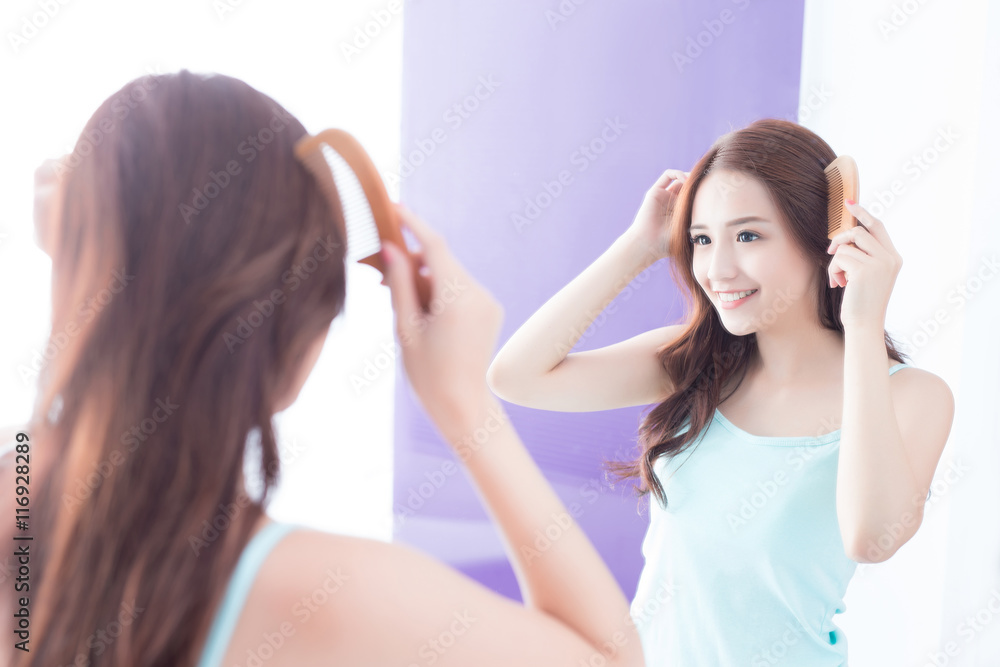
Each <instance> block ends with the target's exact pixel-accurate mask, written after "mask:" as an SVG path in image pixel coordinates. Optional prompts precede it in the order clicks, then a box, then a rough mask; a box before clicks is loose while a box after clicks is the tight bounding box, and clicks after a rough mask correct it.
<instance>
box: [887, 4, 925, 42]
mask: <svg viewBox="0 0 1000 667" xmlns="http://www.w3.org/2000/svg"><path fill="white" fill-rule="evenodd" d="M926 2H927V0H903V2H900V3H895V2H894V3H893V4H892V10H891V11H890V12H889V16H888V17H886V18H880V19H879V20H878V21H877V22H876V23H875V26H876V27H877V28H878V31H879V33H881V35H882V41H884V42H888V41H889V37H891V36H892V35H894V34H896V33H897V32H899V30H900V29H901V28H902V27H903V26H904V25H906V24H907V23H909V22H910V19H911V18H913V16H914V14H916V13H917V11H919V9H920V8H921V7H923V6H924V4H926Z"/></svg>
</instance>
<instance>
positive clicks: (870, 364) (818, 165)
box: [488, 119, 953, 667]
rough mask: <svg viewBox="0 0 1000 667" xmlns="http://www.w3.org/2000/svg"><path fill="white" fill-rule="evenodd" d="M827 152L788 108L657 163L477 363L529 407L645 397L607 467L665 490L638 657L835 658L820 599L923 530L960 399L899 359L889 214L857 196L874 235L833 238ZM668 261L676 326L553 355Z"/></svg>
mask: <svg viewBox="0 0 1000 667" xmlns="http://www.w3.org/2000/svg"><path fill="white" fill-rule="evenodd" d="M836 157H837V156H836V153H835V152H834V151H833V150H832V149H831V148H830V147H829V146H828V145H827V144H826V142H824V141H823V140H822V139H821V138H820V137H818V136H816V135H815V134H814V133H812V132H810V131H809V130H807V129H806V128H804V127H802V126H800V125H798V124H796V123H792V122H789V121H784V120H778V119H762V120H758V121H756V122H753V123H751V124H750V125H749V126H747V127H745V128H743V129H740V130H737V131H734V132H730V133H728V134H726V135H724V136H722V137H720V138H719V139H718V140H717V141H716V142H715V143H714V144H713V145H712V146H711V148H710V149H709V150H708V151H707V152H706V153H705V155H704V156H702V158H701V159H700V160H699V161H698V162H697V163H696V164H695V165H694V167H692V169H691V171H690V172H689V173H687V172H682V171H679V170H667V171H666V172H664V174H663V176H661V178H660V179H659V180H658V181H657V182H656V183H655V184H654V185H653V187H652V188H651V189H650V190H649V192H648V193H647V194H646V198H645V200H644V202H643V205H642V207H641V208H640V210H639V213H638V215H637V216H636V219H635V221H633V223H632V225H631V226H630V227H629V228H628V230H626V232H625V233H624V234H622V235H621V236H620V237H619V238H618V239H616V241H615V243H614V244H613V245H612V247H611V248H610V249H609V250H608V251H606V252H605V254H604V255H602V256H601V257H600V258H599V259H598V260H597V261H595V262H594V263H593V264H592V265H591V266H589V267H588V268H587V270H586V271H585V272H584V273H583V274H581V275H580V276H578V277H577V278H576V279H575V280H574V281H573V282H571V283H570V284H569V285H568V286H567V287H565V288H564V289H563V290H562V291H560V292H559V293H558V294H557V295H555V296H554V297H552V299H550V301H549V302H547V303H546V304H545V305H544V306H543V307H542V308H541V309H540V310H539V311H538V312H536V313H535V314H533V315H532V317H531V318H530V319H529V320H528V321H527V322H526V323H525V324H524V325H523V326H522V327H521V328H520V329H519V330H518V331H517V332H515V333H514V335H513V336H511V338H510V339H509V340H508V341H507V343H506V344H505V345H504V347H503V348H502V349H501V350H500V352H499V353H498V354H497V356H496V358H495V359H494V360H493V364H492V365H491V367H490V373H489V375H488V378H489V379H490V382H491V386H492V387H493V389H494V390H495V391H496V392H497V393H498V395H500V396H502V397H503V398H505V399H507V400H510V401H513V402H516V403H519V404H521V405H527V406H530V407H536V408H545V409H552V410H569V411H586V410H606V409H612V408H621V407H627V406H638V405H649V404H655V405H654V406H653V407H652V409H651V410H650V411H649V412H648V413H647V414H646V415H645V417H644V419H643V422H642V424H641V426H640V430H639V438H638V440H639V452H638V454H637V455H636V457H635V458H634V459H633V460H631V461H625V462H622V461H610V462H607V465H608V468H609V469H610V470H611V472H612V473H614V474H615V475H616V476H617V477H618V478H619V479H630V478H634V479H637V480H638V482H639V490H640V492H641V493H642V495H647V494H650V495H651V496H652V497H653V498H655V500H656V501H657V503H656V504H655V506H653V507H651V510H650V515H651V516H650V526H649V529H648V531H647V534H646V538H645V540H644V542H643V546H642V551H643V556H644V557H645V567H644V569H643V571H642V575H641V577H640V581H639V585H638V588H637V591H636V596H635V599H634V601H633V604H632V616H633V619H634V620H635V621H636V623H637V625H638V627H639V629H640V634H641V637H642V642H643V647H644V649H645V655H646V659H647V661H649V664H679V665H717V664H758V663H759V664H771V663H773V662H774V661H775V660H777V659H778V658H781V659H783V660H787V661H788V663H789V664H795V665H799V666H803V667H806V666H808V667H839V666H840V665H843V664H846V661H847V642H846V637H845V636H844V634H843V632H842V631H840V629H839V628H838V627H837V626H836V624H835V623H834V615H835V614H837V613H841V612H843V611H844V610H845V608H846V605H845V604H844V600H843V596H844V594H845V592H846V588H847V585H848V582H849V581H850V579H851V576H852V575H853V573H854V569H855V567H856V565H857V563H859V562H881V561H883V560H885V559H887V558H889V557H891V556H892V555H893V554H894V553H895V552H896V550H898V549H899V547H900V546H902V544H903V543H905V542H906V541H907V540H908V539H910V538H911V537H912V536H913V534H914V533H915V532H916V530H917V527H919V523H920V518H922V509H923V503H924V502H925V499H926V497H927V491H928V489H927V486H928V485H929V483H930V478H931V476H932V474H933V472H934V468H935V467H936V465H937V462H938V459H939V457H940V454H941V450H942V448H943V446H944V442H945V440H946V439H947V435H948V431H949V428H950V423H951V419H952V414H953V400H952V398H951V395H950V391H949V390H948V388H947V385H945V384H944V382H943V381H942V380H940V378H938V377H936V376H934V375H932V374H930V373H926V372H925V371H920V370H908V371H906V372H902V373H901V372H899V371H901V370H904V369H907V368H908V367H909V364H907V363H905V361H904V359H903V357H902V355H901V354H900V353H899V352H898V351H897V349H896V347H895V345H894V343H893V341H892V339H891V338H890V337H889V336H888V334H886V332H885V330H884V310H883V311H881V312H880V311H879V309H878V307H877V306H878V305H879V304H881V303H882V301H883V300H887V294H888V287H890V286H891V280H890V279H891V277H892V275H893V272H894V271H896V270H898V257H896V255H895V251H894V249H893V248H892V246H891V243H890V242H889V241H888V237H887V234H886V232H885V229H884V227H883V226H882V225H881V223H879V222H878V221H877V220H875V219H874V218H872V217H871V216H870V215H868V214H867V212H864V211H863V209H860V208H858V209H854V208H852V209H850V210H851V211H852V212H853V213H855V215H856V216H857V217H858V218H859V219H861V220H862V221H864V223H865V227H867V230H870V236H867V237H866V236H865V234H869V231H867V230H866V229H865V227H861V226H859V227H857V228H856V229H852V230H851V231H850V234H844V235H839V234H838V236H837V237H835V244H839V246H840V247H839V248H838V249H837V253H836V255H835V256H834V257H833V258H832V259H831V256H830V255H829V254H827V247H828V246H829V245H830V239H829V238H828V237H827V230H828V224H827V223H828V206H827V196H828V182H827V178H826V175H825V172H824V170H825V169H826V167H827V166H828V165H829V164H830V163H831V162H832V161H833V160H834V159H835V158H836ZM678 185H679V187H678ZM848 236H849V237H850V239H851V240H854V241H856V243H857V247H856V248H855V247H847V245H846V242H847V241H848V240H849V239H848ZM855 252H857V253H862V254H864V257H859V256H856V255H854V254H853V253H855ZM664 256H669V258H670V259H671V260H672V261H671V263H670V266H671V270H672V273H673V275H674V277H675V280H676V282H677V283H678V285H680V287H681V288H682V290H683V293H684V296H685V297H686V300H687V309H686V312H685V316H684V319H683V323H682V324H677V325H671V326H668V327H662V328H660V329H656V330H653V331H649V332H646V333H644V334H640V335H638V336H635V337H633V338H631V339H629V340H627V341H622V342H620V343H616V344H614V345H609V346H606V347H603V348H599V349H594V350H587V351H582V352H575V353H568V354H567V352H568V350H570V349H572V347H573V345H574V344H575V342H576V340H575V339H573V340H566V337H565V335H564V334H563V332H565V331H569V330H574V328H576V329H584V328H586V326H587V323H588V322H589V321H590V320H588V319H586V318H585V317H584V316H582V315H581V313H588V312H592V311H593V312H599V311H600V308H599V307H596V306H595V302H596V303H607V302H608V301H610V300H611V299H612V298H613V297H614V293H615V291H616V290H617V289H620V287H618V286H617V284H616V285H614V286H613V285H612V281H613V280H615V279H617V278H619V277H620V276H622V275H626V276H635V275H636V274H638V273H639V272H640V271H642V270H643V269H644V268H645V267H647V266H649V265H650V264H651V263H652V262H655V261H656V260H657V259H659V258H661V257H664ZM853 262H857V263H853ZM840 270H846V272H847V274H848V276H847V277H848V279H849V280H848V285H847V287H846V288H842V287H841V286H840V285H837V286H833V282H832V281H833V277H832V276H831V275H830V274H831V273H836V271H840ZM873 304H874V306H876V307H872V306H873ZM847 305H850V306H851V307H850V308H845V306H847ZM591 319H592V318H591ZM890 376H891V377H890ZM921 392H923V393H924V395H925V396H933V397H934V398H933V399H920V398H918V396H917V394H919V393H921ZM720 408H724V409H725V411H726V414H725V415H724V414H723V413H722V412H721V411H720ZM841 422H842V424H843V426H842V427H841V428H837V426H838V425H839V424H841ZM803 450H804V451H805V452H807V453H806V454H805V455H804V454H803V453H802V452H803ZM682 454H684V455H683V456H682ZM668 496H669V498H668ZM872 526H893V527H894V528H893V530H892V532H891V534H887V535H883V534H880V533H879V532H878V529H873V528H872ZM895 526H900V529H899V530H898V531H897V530H896V529H895ZM674 584H676V586H675V585H674ZM665 590H668V592H669V594H668V596H667V599H664V598H663V595H662V594H663V591H665ZM651 610H653V611H651ZM818 610H822V614H821V615H820V613H819V612H818Z"/></svg>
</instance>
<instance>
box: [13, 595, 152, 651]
mask: <svg viewBox="0 0 1000 667" xmlns="http://www.w3.org/2000/svg"><path fill="white" fill-rule="evenodd" d="M120 607H121V608H120V610H119V611H118V616H117V617H116V618H115V620H113V621H111V622H110V623H108V625H107V627H105V628H104V629H103V630H98V631H97V632H95V633H94V634H92V635H90V637H88V638H87V642H86V644H87V646H88V647H89V648H90V649H91V650H93V652H94V655H98V656H100V655H104V652H105V651H107V650H108V649H109V648H111V645H112V644H114V642H115V640H116V639H118V638H119V637H121V634H122V632H123V631H124V629H125V628H127V627H128V626H130V625H132V624H133V623H134V622H135V619H137V618H139V614H141V613H142V612H144V611H146V608H145V607H137V606H136V605H135V598H132V601H131V602H123V603H122V604H121V605H120ZM15 616H16V614H15ZM73 664H74V665H89V664H91V663H90V657H89V656H87V655H84V654H83V653H77V654H76V658H75V659H74V660H73Z"/></svg>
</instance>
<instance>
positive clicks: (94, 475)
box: [62, 396, 180, 509]
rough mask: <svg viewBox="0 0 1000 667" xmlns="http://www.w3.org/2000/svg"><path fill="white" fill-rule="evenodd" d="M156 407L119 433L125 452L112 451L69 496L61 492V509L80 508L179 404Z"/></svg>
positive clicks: (163, 402)
mask: <svg viewBox="0 0 1000 667" xmlns="http://www.w3.org/2000/svg"><path fill="white" fill-rule="evenodd" d="M154 404H155V407H154V408H153V410H152V412H151V413H150V416H149V417H146V418H145V419H143V420H142V421H140V422H139V423H138V424H135V425H133V426H132V427H131V428H130V429H128V430H127V431H125V432H124V433H122V434H121V437H120V438H119V439H118V440H119V442H121V444H122V445H123V447H124V449H120V448H119V449H113V450H111V453H110V454H109V455H108V457H107V458H106V459H102V460H100V461H97V462H95V463H94V465H93V470H92V471H91V472H90V473H88V474H87V476H86V477H82V478H77V480H76V484H75V486H74V487H73V489H72V494H70V493H63V497H62V501H63V507H65V508H66V509H70V508H73V507H79V506H80V505H81V504H82V503H83V501H85V500H86V499H87V498H89V497H90V496H91V494H92V493H94V491H96V490H97V489H98V488H100V486H101V485H102V484H103V483H104V482H105V480H107V479H108V478H109V477H111V475H112V474H113V473H114V472H115V471H116V470H117V469H118V468H120V467H121V466H122V464H124V463H125V461H126V460H127V455H128V454H131V453H132V452H134V451H135V450H137V449H138V448H139V445H141V444H142V443H144V442H146V439H147V438H149V436H151V435H153V434H154V433H156V430H157V429H158V428H159V427H160V424H162V423H163V422H165V421H167V419H168V418H170V416H171V415H173V414H174V411H175V410H177V408H179V407H180V403H174V402H173V401H171V400H170V397H169V396H167V397H165V398H162V399H161V398H158V399H156V401H155V402H154Z"/></svg>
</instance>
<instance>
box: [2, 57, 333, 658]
mask: <svg viewBox="0 0 1000 667" xmlns="http://www.w3.org/2000/svg"><path fill="white" fill-rule="evenodd" d="M305 134H306V131H305V129H304V128H303V126H302V124H301V123H300V122H299V121H298V120H296V119H295V118H294V117H292V116H291V115H290V114H289V113H288V112H287V111H286V110H285V109H284V108H283V107H281V106H280V105H279V104H278V103H277V102H275V101H274V100H273V99H271V98H270V97H268V96H267V95H264V94H262V93H260V92H259V91H257V90H255V89H254V88H252V87H250V86H249V85H247V84H246V83H244V82H242V81H239V80H237V79H234V78H231V77H227V76H221V75H202V74H195V73H191V72H189V71H187V70H181V71H180V72H177V73H172V74H165V75H152V76H147V77H141V78H139V79H136V80H134V81H131V82H129V83H128V84H126V85H125V86H124V87H123V88H122V89H121V90H119V91H118V92H116V93H115V94H114V95H112V96H111V97H109V98H108V99H107V100H106V101H105V102H104V103H103V104H101V106H100V107H99V108H98V109H97V111H96V112H95V113H94V115H93V116H92V117H91V118H90V120H89V121H88V123H87V125H86V127H85V129H84V130H83V132H82V133H81V135H80V138H79V139H78V141H77V143H76V146H75V148H74V152H73V154H72V155H71V156H69V158H68V159H66V160H64V161H62V162H61V167H60V169H61V170H62V171H63V172H64V173H63V174H62V178H63V186H64V188H65V190H64V193H65V199H64V206H63V207H62V214H61V215H60V216H58V217H57V218H56V220H55V221H54V223H53V224H54V228H55V229H54V234H53V235H52V238H53V239H54V242H53V245H52V247H51V248H49V252H50V254H51V256H52V278H53V287H52V297H53V308H52V335H51V337H50V340H51V341H55V340H56V339H57V338H59V340H60V341H62V344H61V345H59V346H58V349H59V351H58V352H57V353H56V354H54V356H53V357H52V358H51V360H50V363H49V364H48V365H47V366H46V367H45V368H44V369H43V372H42V374H41V375H40V377H39V394H38V401H37V404H36V406H35V410H34V413H33V417H32V422H31V427H30V429H29V432H30V433H29V434H30V438H31V446H32V453H35V454H37V455H38V456H39V457H41V460H39V459H38V458H36V457H32V465H33V469H32V476H31V477H32V482H33V483H34V484H35V485H36V486H35V488H33V489H32V492H31V493H32V496H31V523H30V526H31V532H32V534H33V536H34V539H33V541H32V542H31V543H30V544H31V546H30V549H31V553H32V560H31V577H32V578H31V589H30V600H31V606H30V618H31V621H30V631H31V641H30V643H29V645H28V646H29V648H30V652H28V653H25V652H22V651H19V650H14V649H11V648H10V647H11V643H12V642H10V641H7V642H5V646H7V647H8V650H10V655H11V656H12V664H18V665H30V666H31V667H36V666H38V667H42V666H44V667H51V666H52V665H69V664H74V665H75V664H90V665H108V666H115V667H132V666H134V665H139V664H142V665H163V666H164V667H166V666H168V665H169V666H176V665H194V664H195V662H196V660H197V658H198V655H199V652H200V649H201V646H202V644H203V642H204V640H205V638H206V635H207V630H208V627H209V626H210V624H211V620H212V616H213V613H214V610H215V606H216V605H217V604H218V603H219V601H220V600H221V595H222V592H223V591H224V588H225V586H226V584H227V582H228V579H229V577H230V575H231V574H232V571H233V568H234V567H235V563H236V561H237V559H238V558H239V556H240V553H241V551H242V549H243V547H244V546H245V544H246V542H247V541H248V539H249V536H250V534H251V531H252V529H253V527H254V524H255V522H256V521H257V520H258V519H259V518H261V516H262V513H263V512H264V507H265V506H266V504H267V502H268V500H269V498H270V496H271V495H272V494H271V491H272V489H273V487H274V486H275V484H276V482H277V479H278V475H279V458H278V453H277V443H276V439H275V433H274V430H273V428H272V422H271V417H272V414H273V413H274V411H275V409H276V407H277V406H278V402H279V401H281V400H282V398H283V395H284V394H285V393H286V391H287V390H288V389H289V387H290V386H291V383H292V382H293V379H292V378H293V376H295V375H296V370H298V369H299V368H300V367H301V364H302V360H303V359H304V358H305V357H306V354H307V352H308V351H309V349H310V347H311V344H312V343H313V342H314V341H315V340H316V339H317V337H318V336H319V335H321V334H323V333H324V332H325V331H326V330H327V329H328V327H329V325H330V323H331V321H332V320H333V318H334V317H335V316H336V315H337V314H338V313H339V312H340V311H341V308H342V306H343V304H344V297H345V266H344V251H345V245H346V239H345V238H344V221H343V218H342V214H341V212H340V211H339V210H338V211H334V210H331V206H330V204H329V203H328V202H327V200H325V199H324V197H323V195H322V193H321V190H320V189H319V186H318V184H317V183H316V181H315V180H314V179H313V178H312V177H311V175H310V173H309V172H308V171H307V170H306V169H305V168H304V167H303V166H302V165H300V164H299V163H298V162H297V160H296V159H295V158H294V155H293V145H294V143H295V141H296V140H297V139H299V138H300V137H302V136H304V135H305ZM248 443H249V444H248ZM248 446H250V447H253V448H254V450H255V451H256V453H257V457H251V458H248V461H254V462H255V463H256V464H257V468H256V469H255V470H253V471H252V472H253V476H254V477H256V476H257V475H259V478H258V479H257V480H256V481H257V482H258V484H260V486H261V490H260V492H259V493H258V494H256V496H258V497H251V496H250V495H249V493H248V492H247V491H246V490H245V489H244V478H243V473H244V455H245V452H246V450H247V447H248ZM43 464H44V465H43ZM247 488H249V485H248V486H247ZM36 489H37V490H36ZM8 530H9V529H8ZM18 544H24V543H22V542H19V543H18ZM11 588H12V587H11ZM10 592H11V591H10V590H8V587H4V594H8V593H10ZM15 595H18V594H15ZM20 595H24V593H20ZM13 608H14V609H16V608H17V602H16V598H15V603H14V605H13ZM15 641H16V639H15ZM80 656H82V658H81V657H80ZM84 659H85V660H86V662H84Z"/></svg>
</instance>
